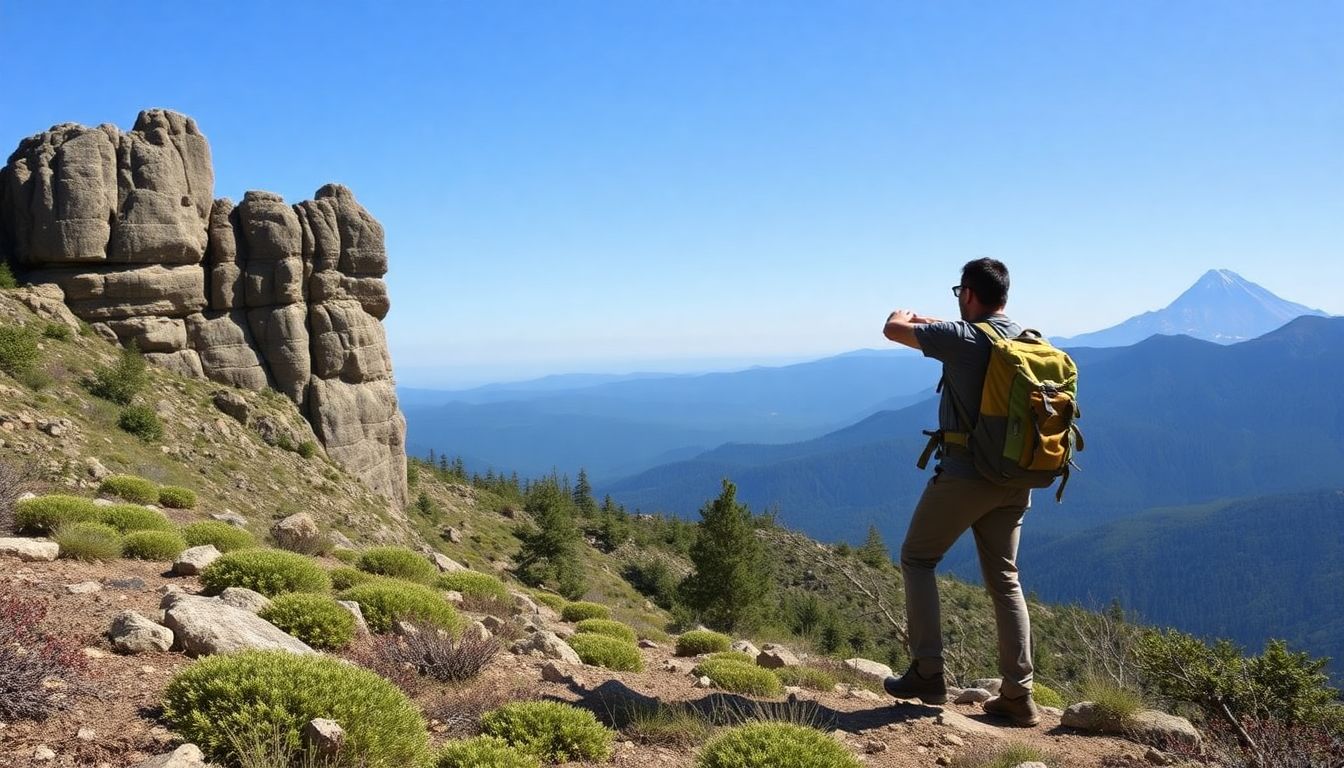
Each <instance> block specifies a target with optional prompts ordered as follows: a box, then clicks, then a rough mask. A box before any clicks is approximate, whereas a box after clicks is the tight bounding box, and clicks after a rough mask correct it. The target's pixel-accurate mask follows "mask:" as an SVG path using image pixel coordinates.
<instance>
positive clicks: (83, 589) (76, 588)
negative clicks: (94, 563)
mask: <svg viewBox="0 0 1344 768" xmlns="http://www.w3.org/2000/svg"><path fill="white" fill-rule="evenodd" d="M102 589H103V585H102V584H99V583H98V582H96V581H81V582H79V583H78V584H66V585H65V592H66V594H69V595H87V594H89V593H90V592H101V591H102Z"/></svg>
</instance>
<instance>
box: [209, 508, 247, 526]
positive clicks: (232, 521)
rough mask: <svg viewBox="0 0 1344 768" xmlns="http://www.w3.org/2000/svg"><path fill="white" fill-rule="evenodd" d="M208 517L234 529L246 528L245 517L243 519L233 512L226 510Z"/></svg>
mask: <svg viewBox="0 0 1344 768" xmlns="http://www.w3.org/2000/svg"><path fill="white" fill-rule="evenodd" d="M210 517H211V518H213V519H215V520H218V521H220V522H221V523H228V524H229V525H232V526H233V527H235V528H246V527H247V518H246V517H243V516H242V515H240V514H238V513H237V512H233V511H230V510H227V509H226V510H224V511H223V512H216V513H214V514H212V515H210Z"/></svg>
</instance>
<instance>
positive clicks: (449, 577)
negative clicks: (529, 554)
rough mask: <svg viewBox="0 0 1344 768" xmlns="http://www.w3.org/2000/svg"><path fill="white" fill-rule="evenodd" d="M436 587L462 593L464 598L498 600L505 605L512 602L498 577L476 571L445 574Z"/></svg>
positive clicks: (436, 583)
mask: <svg viewBox="0 0 1344 768" xmlns="http://www.w3.org/2000/svg"><path fill="white" fill-rule="evenodd" d="M434 585H435V586H436V587H438V588H439V589H449V590H454V591H457V592H461V593H462V596H463V597H474V598H477V599H480V600H498V601H500V602H503V603H507V602H510V597H509V589H508V587H506V586H504V582H502V581H500V580H499V579H498V578H497V577H495V576H491V575H490V574H488V573H478V572H476V571H457V572H456V573H445V574H443V575H442V576H440V577H439V578H438V581H436V582H435V583H434Z"/></svg>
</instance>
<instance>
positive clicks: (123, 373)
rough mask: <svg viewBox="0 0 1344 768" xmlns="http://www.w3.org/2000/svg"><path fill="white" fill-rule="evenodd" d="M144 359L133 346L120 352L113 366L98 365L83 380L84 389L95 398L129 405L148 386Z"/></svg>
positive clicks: (147, 374) (147, 373)
mask: <svg viewBox="0 0 1344 768" xmlns="http://www.w3.org/2000/svg"><path fill="white" fill-rule="evenodd" d="M145 368H146V363H145V358H144V357H143V356H142V355H141V354H140V350H139V349H137V348H136V346H135V344H131V346H129V347H127V348H125V349H123V350H121V356H120V357H118V358H117V362H116V363H115V364H114V365H111V366H106V365H100V366H98V367H97V368H95V369H94V371H93V375H92V376H90V377H89V378H87V379H85V380H84V382H83V384H84V388H85V389H87V390H88V391H89V393H90V394H92V395H93V396H95V397H101V398H103V399H104V400H111V401H112V402H114V403H116V404H118V405H130V404H131V401H132V400H134V399H135V396H136V395H138V394H140V391H141V390H143V389H144V388H145V386H146V385H148V384H149V372H148V371H146V370H145Z"/></svg>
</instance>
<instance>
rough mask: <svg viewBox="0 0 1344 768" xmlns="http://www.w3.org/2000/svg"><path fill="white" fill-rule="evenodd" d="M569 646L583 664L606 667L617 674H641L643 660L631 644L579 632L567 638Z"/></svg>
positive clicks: (613, 638)
mask: <svg viewBox="0 0 1344 768" xmlns="http://www.w3.org/2000/svg"><path fill="white" fill-rule="evenodd" d="M569 645H570V647H571V648H573V649H574V652H575V653H577V654H579V658H580V659H583V663H584V664H591V665H593V666H595V667H606V668H607V669H614V670H616V671H618V672H643V671H644V659H642V658H641V657H640V655H639V648H637V647H635V645H634V644H633V643H629V642H627V641H625V640H621V639H619V638H615V637H608V636H607V635H597V634H593V633H591V632H580V633H579V634H577V635H574V636H573V637H571V638H569Z"/></svg>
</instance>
